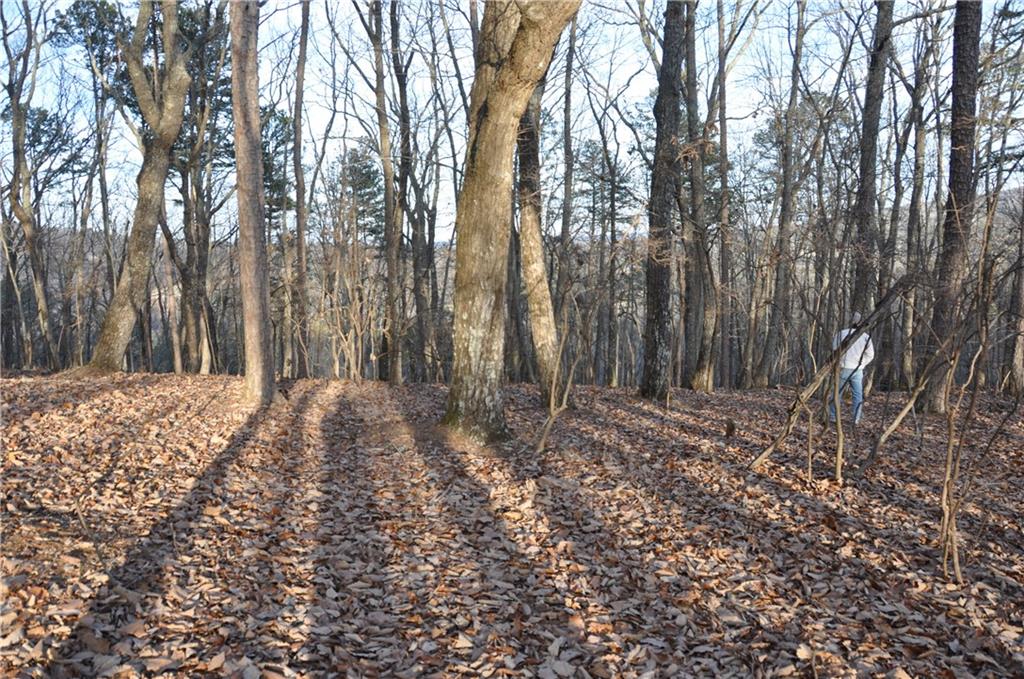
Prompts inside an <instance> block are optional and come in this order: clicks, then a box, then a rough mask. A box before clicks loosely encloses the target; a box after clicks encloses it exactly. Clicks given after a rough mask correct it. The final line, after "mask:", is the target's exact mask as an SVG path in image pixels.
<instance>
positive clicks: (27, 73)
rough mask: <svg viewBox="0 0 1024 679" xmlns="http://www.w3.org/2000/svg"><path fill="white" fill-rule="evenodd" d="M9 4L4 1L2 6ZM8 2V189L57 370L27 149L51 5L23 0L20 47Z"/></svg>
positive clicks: (0, 22) (3, 20)
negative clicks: (10, 162) (15, 41)
mask: <svg viewBox="0 0 1024 679" xmlns="http://www.w3.org/2000/svg"><path fill="white" fill-rule="evenodd" d="M6 6H7V4H6V3H4V4H3V7H6ZM3 7H0V26H2V28H3V43H4V52H5V54H6V56H7V83H6V84H5V86H4V88H5V89H6V90H7V100H8V103H9V105H10V107H11V144H12V146H13V150H14V157H13V159H12V160H13V165H14V168H13V169H14V172H13V174H12V176H11V184H10V189H9V190H8V194H9V197H10V201H11V212H12V213H13V214H14V216H15V217H16V218H17V220H18V222H19V223H20V224H21V230H22V232H23V233H24V235H25V249H26V250H27V251H28V259H29V264H30V265H31V268H32V292H33V293H34V294H35V298H36V319H37V320H38V322H39V332H40V334H41V335H42V337H43V342H44V344H45V346H46V361H47V365H48V366H49V368H50V369H51V370H56V369H57V368H59V367H60V358H59V356H58V355H57V344H56V342H55V341H54V337H53V331H52V330H51V329H50V307H49V304H48V303H47V293H46V266H45V264H44V261H43V253H42V252H41V246H40V244H39V234H38V225H37V224H36V215H35V208H34V206H33V201H32V169H31V168H29V164H28V154H27V152H26V148H25V135H26V132H27V130H28V112H29V109H30V107H31V102H32V97H33V95H34V94H35V89H36V81H37V74H38V71H39V53H40V50H41V49H42V46H43V43H44V42H45V40H46V36H45V33H43V34H41V33H40V28H43V22H44V20H45V17H46V10H47V5H46V3H45V2H41V3H39V5H38V6H37V7H36V8H35V12H33V10H32V7H31V6H30V5H29V3H28V0H22V2H21V7H20V11H21V21H22V28H23V31H24V35H23V36H22V38H23V42H22V44H21V46H20V49H19V48H18V47H17V46H15V45H14V44H13V41H12V38H13V36H14V35H15V33H16V30H15V28H14V27H12V26H10V25H9V24H8V20H7V16H6V13H5V12H4V11H3ZM44 32H45V29H44Z"/></svg>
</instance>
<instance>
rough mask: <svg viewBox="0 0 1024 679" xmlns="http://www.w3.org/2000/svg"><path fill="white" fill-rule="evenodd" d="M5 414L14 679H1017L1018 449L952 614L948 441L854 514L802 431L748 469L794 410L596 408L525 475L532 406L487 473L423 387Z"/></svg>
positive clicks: (937, 426) (1017, 424) (706, 399)
mask: <svg viewBox="0 0 1024 679" xmlns="http://www.w3.org/2000/svg"><path fill="white" fill-rule="evenodd" d="M0 387H2V391H3V401H4V404H3V410H2V419H3V428H2V433H3V447H4V459H3V481H2V512H3V516H2V518H3V560H2V576H3V581H2V589H0V594H2V600H3V603H2V609H0V623H2V632H0V672H2V673H4V674H14V675H24V676H42V675H50V676H70V675H76V674H83V675H101V676H136V675H140V674H158V673H165V674H167V675H180V676H196V675H206V676H217V675H233V676H240V677H244V678H245V679H252V678H255V677H260V676H263V677H278V676H284V677H290V676H330V675H335V676H346V675H348V676H367V677H373V676H398V677H416V676H428V675H432V674H436V675H439V676H458V675H466V676H483V677H491V676H539V677H573V676H575V677H587V676H591V677H631V676H645V677H657V676H692V675H704V676H736V675H740V676H750V675H754V676H786V675H794V676H854V675H863V676H871V675H876V674H877V675H879V676H886V675H888V676H907V675H910V676H928V677H934V676H963V677H967V676H986V675H991V676H1014V675H1016V676H1022V675H1024V629H1022V625H1024V622H1022V616H1024V531H1022V511H1024V510H1022V507H1024V464H1022V463H1024V424H1022V423H1021V421H1020V419H1019V418H1017V419H1015V420H1014V421H1012V422H1011V423H1010V426H1009V428H1008V429H1007V431H1006V433H1005V434H1004V435H1003V436H1002V437H1000V438H999V439H998V440H997V441H996V442H995V444H994V446H993V448H992V451H991V453H990V454H989V455H988V457H987V458H986V459H984V460H981V461H979V462H978V463H977V466H976V470H977V472H978V474H977V478H978V481H977V483H976V485H975V487H974V490H973V491H972V497H973V498H974V501H972V502H971V503H970V504H969V506H968V507H966V508H965V511H964V514H963V516H962V518H961V522H960V523H961V528H962V538H963V540H964V543H965V549H964V555H963V557H964V561H965V572H964V574H965V577H966V579H967V584H965V585H964V586H962V587H961V586H956V585H953V584H949V582H948V580H947V579H945V578H944V577H943V576H942V572H941V568H940V567H939V564H938V552H937V549H936V543H935V537H936V533H937V523H938V519H939V510H938V498H937V490H938V489H939V487H940V480H941V460H942V457H943V454H944V452H943V446H942V440H943V436H944V424H943V422H942V421H941V420H939V419H925V420H919V421H918V424H919V425H920V428H919V430H918V431H915V427H914V426H913V425H908V426H907V427H906V428H905V429H906V430H905V431H904V432H901V433H900V434H899V435H897V436H896V437H895V439H894V440H893V441H892V442H891V443H890V444H889V445H888V447H887V448H886V449H885V450H884V451H883V454H882V456H881V457H880V458H879V460H878V461H877V462H876V464H875V465H874V466H873V467H872V468H871V470H870V471H869V472H868V474H867V475H866V476H865V477H864V478H860V479H856V480H854V481H851V482H850V483H848V484H847V485H846V486H845V487H839V486H837V485H835V484H833V483H830V482H828V481H825V480H824V479H825V478H827V476H828V471H829V469H830V467H831V455H830V451H831V446H832V445H833V444H832V441H833V439H831V438H830V437H829V436H828V435H826V436H825V438H824V439H821V438H820V435H819V436H818V438H819V439H820V441H819V451H818V459H817V461H816V463H815V465H816V466H815V474H816V476H817V478H818V479H819V480H816V481H814V482H810V483H809V482H807V481H806V480H805V479H804V474H805V471H804V470H805V464H806V463H805V457H804V455H805V450H804V447H803V446H804V442H805V440H806V438H805V431H804V430H799V429H798V431H797V432H796V433H795V435H794V437H793V439H792V441H791V443H790V450H791V452H788V453H783V454H780V455H778V456H776V457H775V458H774V459H773V460H772V461H771V462H770V463H768V464H767V465H766V466H765V467H764V468H762V469H761V470H759V471H758V472H748V471H747V470H746V469H745V465H746V463H747V462H748V461H749V460H750V459H751V457H752V456H753V455H754V454H755V453H756V452H757V451H758V450H759V449H760V448H761V447H762V446H763V445H764V443H765V442H766V441H767V440H769V437H770V436H771V435H772V434H773V433H774V432H775V430H776V428H777V427H778V426H779V424H780V423H781V420H782V417H783V414H784V411H785V408H786V406H787V405H788V401H789V399H790V398H791V393H790V392H784V391H776V392H749V393H733V394H716V395H713V396H705V395H698V394H692V393H684V392H678V393H676V394H674V397H673V400H672V402H671V406H670V407H669V408H668V409H665V408H664V407H661V406H657V405H652V404H648V403H645V402H643V401H641V400H639V399H638V398H636V397H635V396H634V395H633V393H631V392H630V391H627V390H608V389H593V388H583V389H580V390H579V391H578V396H577V408H576V409H575V410H573V411H569V412H566V413H565V414H564V415H563V416H562V417H561V418H560V420H559V421H558V423H557V424H556V426H555V428H554V430H553V433H552V436H551V439H550V446H549V450H548V451H547V452H546V453H545V454H543V455H541V456H535V455H534V454H533V453H532V452H531V450H530V448H531V447H532V445H530V444H532V442H534V441H535V439H536V437H537V435H538V433H539V431H540V429H541V425H542V423H543V418H544V412H543V411H542V410H541V409H540V408H539V407H537V406H536V405H535V403H534V401H535V398H536V396H535V393H536V392H535V391H532V390H529V389H526V388H519V387H515V388H512V389H510V390H509V398H508V404H507V405H508V413H509V417H510V420H511V423H512V426H513V430H514V432H515V433H516V434H517V436H518V437H520V438H519V439H518V440H515V441H513V442H511V443H510V444H507V445H503V446H494V447H489V448H481V447H478V446H475V445H472V444H471V443H469V442H466V441H463V440H459V439H457V438H455V437H452V436H450V435H449V434H448V433H447V432H446V431H445V430H443V429H440V428H438V427H436V426H435V423H436V422H437V420H438V419H439V417H440V415H441V412H442V409H443V404H444V397H445V390H444V388H442V387H436V386H410V387H404V388H400V389H390V388H388V387H385V386H382V385H380V384H363V385H352V384H342V383H338V382H326V381H319V382H318V381H303V382H300V383H296V384H293V385H291V387H290V389H289V394H288V399H287V400H285V401H284V402H282V403H280V404H277V405H274V406H272V407H271V408H270V409H269V410H266V411H259V412H253V411H251V410H247V409H245V408H243V407H241V406H239V405H237V404H238V402H239V397H240V394H241V389H242V383H241V381H240V380H239V379H236V378H220V377H205V378H188V377H169V376H153V375H122V376H117V377H113V378H108V379H94V380H78V381H71V380H67V379H61V378H32V379H14V380H11V379H8V380H4V381H2V382H0ZM894 407H895V399H892V402H891V403H889V402H888V401H887V399H886V397H885V396H884V395H876V396H875V397H874V399H873V400H872V401H871V402H870V403H869V409H870V410H869V416H868V424H867V426H866V427H862V431H861V434H860V436H861V437H862V438H863V439H864V441H856V440H855V441H853V444H852V445H853V450H852V451H850V455H851V459H852V461H853V462H857V461H858V460H860V459H862V458H863V456H864V447H865V446H866V439H867V435H868V433H870V432H871V431H873V430H874V429H875V428H877V427H878V426H879V423H880V422H881V419H882V417H883V415H884V412H885V411H886V410H891V409H892V408H894ZM1001 407H1005V404H1000V403H999V402H998V401H996V400H994V399H990V400H986V401H985V403H984V408H983V409H982V417H981V419H980V420H979V422H978V423H977V425H976V428H975V429H973V430H972V432H971V435H970V436H969V438H968V445H969V446H971V449H972V450H980V449H981V448H982V447H983V446H984V444H985V443H987V441H988V433H989V432H991V430H992V429H993V427H994V426H995V423H996V422H997V421H998V419H999V418H1000V417H1001V416H1002V413H1001V412H1000V408H1001ZM729 418H732V419H734V420H735V423H736V429H737V431H736V434H735V435H734V436H731V437H727V436H725V433H724V432H725V429H726V426H727V419H729Z"/></svg>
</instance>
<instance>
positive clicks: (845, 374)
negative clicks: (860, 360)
mask: <svg viewBox="0 0 1024 679" xmlns="http://www.w3.org/2000/svg"><path fill="white" fill-rule="evenodd" d="M847 385H849V387H850V388H851V389H853V423H854V424H857V423H858V422H860V408H861V406H862V405H864V371H863V370H848V369H846V368H843V369H842V370H840V371H839V399H840V400H842V398H843V392H844V391H846V387H847ZM828 412H829V415H830V416H831V419H832V421H833V422H835V421H836V403H835V394H834V393H833V392H831V391H830V392H829V394H828Z"/></svg>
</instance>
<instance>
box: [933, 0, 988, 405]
mask: <svg viewBox="0 0 1024 679" xmlns="http://www.w3.org/2000/svg"><path fill="white" fill-rule="evenodd" d="M981 10H982V8H981V4H980V3H977V2H972V1H971V0H959V1H958V2H957V4H956V16H955V18H954V20H953V85H952V94H953V103H952V110H951V112H950V115H951V116H952V118H951V120H952V122H951V130H950V145H949V197H948V198H947V200H946V210H945V218H944V221H943V224H942V250H941V252H940V253H939V260H938V262H937V263H936V271H935V281H936V284H937V287H938V289H937V291H936V299H935V307H934V309H933V310H932V323H931V334H930V336H929V349H930V351H929V353H930V354H935V353H936V352H937V351H939V350H940V345H941V343H942V341H943V339H945V338H946V336H947V335H949V334H950V333H952V331H953V328H954V326H955V325H956V324H957V322H958V318H959V317H960V293H961V290H962V289H963V281H964V278H965V276H966V272H967V245H968V242H969V241H970V236H971V220H972V218H973V216H974V190H975V178H974V131H975V128H976V127H977V120H976V119H975V98H976V96H977V92H978V59H979V51H980V41H981ZM952 356H955V354H953V355H952ZM952 356H951V357H952ZM954 367H955V366H953V365H952V363H950V364H948V365H947V366H946V367H945V369H944V370H942V371H940V372H939V373H938V374H937V375H936V377H935V378H933V380H932V382H931V383H930V384H929V386H928V390H927V392H926V394H925V397H926V403H927V404H928V407H929V409H930V410H932V411H934V412H937V413H945V412H946V395H947V394H948V393H949V389H948V388H947V387H946V382H947V380H952V379H953V375H954V373H953V368H954Z"/></svg>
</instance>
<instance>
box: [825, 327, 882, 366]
mask: <svg viewBox="0 0 1024 679" xmlns="http://www.w3.org/2000/svg"><path fill="white" fill-rule="evenodd" d="M851 333H853V328H843V329H842V330H840V331H839V332H837V333H836V336H835V338H834V339H833V340H832V348H833V349H838V348H839V345H840V344H842V343H843V340H844V339H846V338H847V337H848V336H849V335H850V334H851ZM873 360H875V346H874V345H873V344H872V343H871V336H870V335H868V334H867V333H864V334H863V335H861V336H860V337H858V338H857V339H856V340H855V341H854V343H853V344H851V345H850V347H849V348H848V349H847V350H846V353H845V354H843V360H842V361H841V362H840V364H839V367H840V368H843V369H844V370H860V369H862V368H864V367H866V366H867V365H868V364H869V363H871V361H873Z"/></svg>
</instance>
